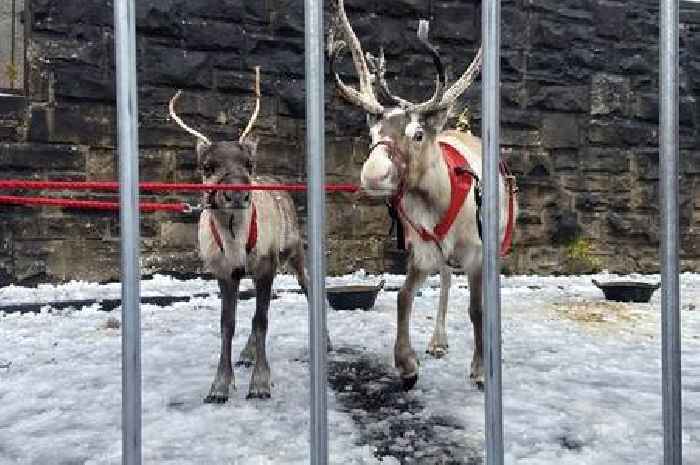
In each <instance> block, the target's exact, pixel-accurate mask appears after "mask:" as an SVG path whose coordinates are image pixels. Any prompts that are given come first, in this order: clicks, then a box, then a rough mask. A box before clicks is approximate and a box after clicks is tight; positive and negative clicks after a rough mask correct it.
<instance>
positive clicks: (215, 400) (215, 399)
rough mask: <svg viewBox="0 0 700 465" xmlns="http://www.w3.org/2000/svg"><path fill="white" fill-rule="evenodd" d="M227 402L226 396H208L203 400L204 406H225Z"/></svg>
mask: <svg viewBox="0 0 700 465" xmlns="http://www.w3.org/2000/svg"><path fill="white" fill-rule="evenodd" d="M226 402H228V394H209V395H208V396H206V397H205V398H204V403H205V404H225V403H226Z"/></svg>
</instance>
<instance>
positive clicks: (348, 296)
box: [326, 280, 384, 310]
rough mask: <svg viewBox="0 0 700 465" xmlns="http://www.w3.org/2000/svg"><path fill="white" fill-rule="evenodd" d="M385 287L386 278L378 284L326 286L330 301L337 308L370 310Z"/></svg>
mask: <svg viewBox="0 0 700 465" xmlns="http://www.w3.org/2000/svg"><path fill="white" fill-rule="evenodd" d="M383 287H384V280H382V281H381V282H380V283H379V284H378V285H376V286H363V285H350V286H335V287H328V288H326V296H327V297H328V302H329V303H330V304H331V307H333V308H334V309H336V310H355V309H358V308H360V309H362V310H369V309H371V308H372V307H374V301H375V300H377V295H378V294H379V291H381V290H382V288H383Z"/></svg>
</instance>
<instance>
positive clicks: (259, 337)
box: [248, 263, 274, 399]
mask: <svg viewBox="0 0 700 465" xmlns="http://www.w3.org/2000/svg"><path fill="white" fill-rule="evenodd" d="M259 268H260V269H261V270H264V271H263V272H262V273H261V274H259V275H258V276H256V278H255V294H256V302H255V316H254V317H253V331H254V332H255V368H253V373H252V374H251V377H250V387H249V389H248V399H253V398H257V399H269V398H270V366H269V364H268V363H267V354H266V352H265V341H266V338H267V323H268V311H269V309H270V297H271V294H272V281H273V279H274V267H273V265H272V264H271V263H268V264H260V265H259Z"/></svg>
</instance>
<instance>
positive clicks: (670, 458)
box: [659, 0, 682, 465]
mask: <svg viewBox="0 0 700 465" xmlns="http://www.w3.org/2000/svg"><path fill="white" fill-rule="evenodd" d="M660 14H661V27H660V31H661V39H660V46H659V52H660V55H661V56H660V58H661V69H660V82H661V84H660V93H661V95H660V101H661V109H660V112H661V115H660V126H661V127H660V129H661V131H660V152H659V153H660V160H659V163H660V165H661V166H660V167H661V170H660V183H661V186H660V192H661V231H662V233H661V254H660V255H661V313H662V320H661V321H662V322H661V345H662V354H661V357H662V362H661V367H662V368H661V371H662V398H663V409H662V411H663V417H664V464H665V465H681V464H682V449H681V445H682V437H681V434H682V423H681V334H680V333H681V330H680V311H679V303H680V291H679V284H678V271H679V266H678V264H679V259H678V247H679V241H678V238H679V233H678V175H679V171H678V26H679V23H678V0H661V7H660Z"/></svg>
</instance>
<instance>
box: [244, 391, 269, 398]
mask: <svg viewBox="0 0 700 465" xmlns="http://www.w3.org/2000/svg"><path fill="white" fill-rule="evenodd" d="M270 397H272V396H271V395H270V393H269V392H264V391H251V392H249V393H248V395H247V396H246V399H269V398H270Z"/></svg>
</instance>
